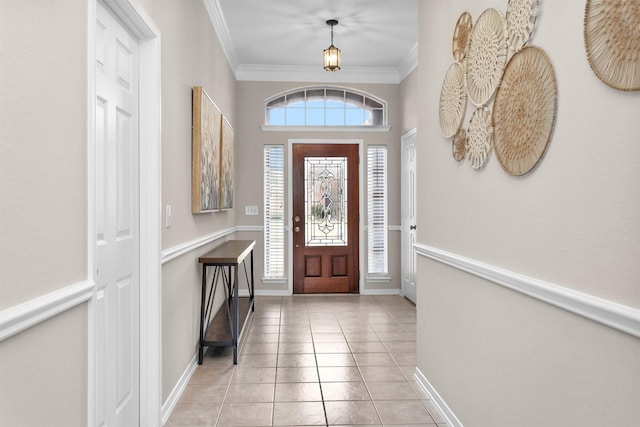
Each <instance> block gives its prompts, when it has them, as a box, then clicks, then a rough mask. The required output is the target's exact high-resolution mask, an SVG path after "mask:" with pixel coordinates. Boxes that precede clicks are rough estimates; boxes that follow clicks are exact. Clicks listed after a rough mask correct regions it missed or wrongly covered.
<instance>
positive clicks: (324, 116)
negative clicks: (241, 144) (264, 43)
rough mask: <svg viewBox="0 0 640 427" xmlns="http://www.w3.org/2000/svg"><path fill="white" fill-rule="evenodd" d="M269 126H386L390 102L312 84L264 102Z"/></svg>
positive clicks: (356, 92)
mask: <svg viewBox="0 0 640 427" xmlns="http://www.w3.org/2000/svg"><path fill="white" fill-rule="evenodd" d="M265 124H266V125H267V126H307V127H315V126H345V127H346V126H359V127H377V126H386V125H387V103H386V102H385V101H383V100H381V99H378V98H375V97H373V96H371V95H369V94H366V93H363V92H358V91H354V90H351V89H345V88H339V87H309V88H302V89H295V90H292V91H290V92H287V93H284V94H278V95H275V96H273V97H271V98H269V99H267V100H266V101H265Z"/></svg>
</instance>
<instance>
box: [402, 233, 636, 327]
mask: <svg viewBox="0 0 640 427" xmlns="http://www.w3.org/2000/svg"><path fill="white" fill-rule="evenodd" d="M414 248H415V250H416V254H418V255H421V256H424V257H427V258H430V259H432V260H434V261H437V262H440V263H443V264H446V265H449V266H451V267H454V268H457V269H458V270H462V271H465V272H467V273H470V274H473V275H474V276H477V277H480V278H482V279H485V280H488V281H490V282H493V283H495V284H497V285H500V286H504V287H506V288H509V289H511V290H514V291H516V292H519V293H521V294H524V295H527V296H529V297H532V298H536V299H538V300H540V301H544V302H546V303H548V304H551V305H554V306H556V307H559V308H561V309H563V310H567V311H569V312H572V313H574V314H578V315H580V316H583V317H585V318H587V319H590V320H593V321H595V322H598V323H602V324H604V325H607V326H609V327H611V328H614V329H617V330H619V331H622V332H625V333H627V334H630V335H633V336H635V337H638V338H640V310H638V309H635V308H632V307H629V306H626V305H622V304H618V303H616V302H613V301H609V300H606V299H603V298H598V297H595V296H593V295H589V294H585V293H583V292H579V291H576V290H574V289H569V288H565V287H563V286H560V285H556V284H554V283H549V282H544V281H542V280H539V279H536V278H533V277H529V276H525V275H523V274H519V273H515V272H513V271H509V270H505V269H503V268H500V267H496V266H494V265H490V264H485V263H483V262H480V261H477V260H474V259H470V258H466V257H463V256H461V255H457V254H454V253H451V252H447V251H444V250H442V249H438V248H433V247H430V246H426V245H422V244H415V245H414Z"/></svg>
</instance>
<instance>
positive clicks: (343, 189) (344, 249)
mask: <svg viewBox="0 0 640 427" xmlns="http://www.w3.org/2000/svg"><path fill="white" fill-rule="evenodd" d="M292 148H293V158H292V176H293V227H292V232H293V276H294V277H293V292H294V293H296V294H301V293H343V292H353V293H355V292H358V282H359V266H358V250H359V224H358V223H359V209H360V208H359V197H360V196H359V182H358V177H359V174H358V164H359V159H358V157H359V154H358V152H359V149H358V145H357V144H293V147H292Z"/></svg>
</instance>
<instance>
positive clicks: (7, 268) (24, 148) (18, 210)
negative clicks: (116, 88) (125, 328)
mask: <svg viewBox="0 0 640 427" xmlns="http://www.w3.org/2000/svg"><path fill="white" fill-rule="evenodd" d="M86 17H87V2H86V1H84V0H39V1H28V2H24V1H20V0H3V1H2V2H0V200H2V203H0V312H2V310H9V309H13V308H15V307H16V306H17V305H18V304H21V303H25V302H27V301H29V300H32V299H34V298H38V297H41V296H43V295H44V294H48V293H50V292H54V291H57V290H60V289H62V288H65V287H67V286H71V285H74V284H76V283H78V282H81V281H83V280H84V279H86V277H87V221H86V217H87V196H86V194H87V180H86V174H87V170H86V157H87V150H86V132H87V127H86V117H87V102H86V99H87V98H86V96H87V95H86V70H87V53H86V52H87V47H86V41H87V18H86ZM87 348H88V341H87V306H86V304H81V305H80V306H78V307H76V308H74V309H72V310H70V311H68V312H65V313H62V314H60V315H59V316H56V317H54V318H52V319H50V320H49V321H47V322H45V323H42V324H40V325H37V326H35V327H33V328H31V329H29V330H27V331H25V332H22V333H20V334H18V335H15V336H13V337H11V338H9V339H7V340H5V341H2V342H0V424H2V425H15V426H17V425H19V426H32V425H45V424H46V425H50V426H84V425H86V420H87Z"/></svg>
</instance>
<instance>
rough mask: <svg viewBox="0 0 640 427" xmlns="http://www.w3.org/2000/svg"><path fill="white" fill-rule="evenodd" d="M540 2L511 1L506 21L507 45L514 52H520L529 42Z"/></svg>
mask: <svg viewBox="0 0 640 427" xmlns="http://www.w3.org/2000/svg"><path fill="white" fill-rule="evenodd" d="M538 2H539V0H509V6H508V7H507V14H506V16H505V21H506V22H507V44H508V45H509V48H511V50H513V51H514V52H518V51H520V49H522V47H523V46H524V45H525V44H526V43H527V41H529V38H530V37H531V33H533V28H534V27H535V25H536V18H537V17H538V7H539V5H538Z"/></svg>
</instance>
